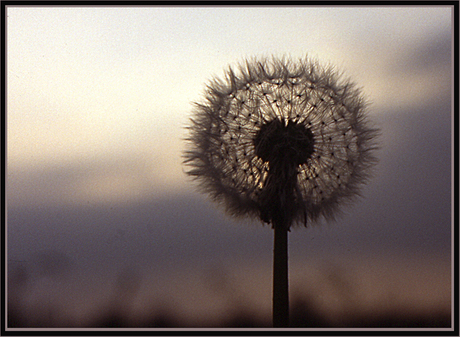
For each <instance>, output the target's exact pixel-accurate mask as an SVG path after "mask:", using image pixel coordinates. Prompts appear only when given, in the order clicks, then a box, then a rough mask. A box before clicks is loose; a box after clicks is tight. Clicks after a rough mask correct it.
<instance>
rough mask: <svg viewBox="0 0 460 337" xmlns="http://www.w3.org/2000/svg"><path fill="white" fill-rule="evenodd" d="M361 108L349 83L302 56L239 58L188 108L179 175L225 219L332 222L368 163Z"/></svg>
mask: <svg viewBox="0 0 460 337" xmlns="http://www.w3.org/2000/svg"><path fill="white" fill-rule="evenodd" d="M366 107H367V104H366V102H365V100H364V98H363V96H362V94H361V91H360V90H359V89H357V88H356V87H355V86H354V85H353V84H352V83H351V82H350V81H347V80H343V79H342V76H340V75H339V74H337V73H336V72H335V71H334V70H333V69H332V68H330V67H329V68H324V67H321V66H320V65H319V64H318V63H317V62H314V61H311V60H309V59H308V58H304V59H300V60H299V61H297V62H294V61H292V60H291V59H286V58H285V59H276V58H272V59H253V60H249V61H246V62H245V63H244V64H241V65H240V66H239V67H238V68H237V69H232V68H229V69H228V71H227V72H226V75H225V79H224V80H220V79H214V80H213V81H211V82H210V83H209V85H208V86H207V89H206V93H205V97H204V100H203V101H202V102H201V103H198V104H196V105H195V111H194V115H193V117H192V119H191V124H190V126H189V127H188V129H189V138H188V141H187V146H188V148H187V150H186V151H185V153H184V158H185V160H184V162H185V164H186V165H187V167H188V170H187V173H188V174H189V175H191V176H193V177H195V178H196V180H198V182H199V184H200V186H201V188H202V190H203V191H204V192H207V193H210V195H211V196H212V198H214V199H215V200H216V201H218V202H220V203H222V204H223V205H224V206H225V208H226V209H227V211H229V212H230V213H231V214H233V215H235V216H255V217H258V218H260V219H262V220H263V221H264V222H272V223H273V222H274V221H281V222H285V223H288V224H289V226H290V224H306V223H307V219H308V223H314V222H316V221H318V220H319V219H321V218H322V217H323V218H326V219H333V218H334V216H335V215H336V214H337V213H338V212H339V211H340V209H341V205H342V204H344V203H346V202H347V201H350V200H352V199H353V198H354V197H355V196H357V195H359V191H360V187H361V186H362V184H363V183H365V182H366V180H367V179H368V178H369V176H370V173H371V168H372V166H373V165H374V164H375V163H376V158H375V157H374V150H375V149H376V144H375V141H374V140H375V137H376V135H377V130H376V129H374V128H372V127H369V126H368V122H367V120H366V118H365V117H366V116H365V113H366Z"/></svg>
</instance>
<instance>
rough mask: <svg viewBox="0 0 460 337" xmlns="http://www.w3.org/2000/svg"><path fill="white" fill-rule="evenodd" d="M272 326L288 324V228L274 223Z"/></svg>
mask: <svg viewBox="0 0 460 337" xmlns="http://www.w3.org/2000/svg"><path fill="white" fill-rule="evenodd" d="M274 233H275V234H274V236H275V243H274V250H273V253H274V255H273V326H274V327H276V328H279V327H288V326H289V281H288V229H287V226H285V225H284V224H282V223H274Z"/></svg>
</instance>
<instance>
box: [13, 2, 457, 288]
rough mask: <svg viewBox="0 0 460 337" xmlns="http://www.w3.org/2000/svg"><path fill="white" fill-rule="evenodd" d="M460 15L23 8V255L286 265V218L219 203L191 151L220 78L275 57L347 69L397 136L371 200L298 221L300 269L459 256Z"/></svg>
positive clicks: (19, 34) (16, 156) (17, 37)
mask: <svg viewBox="0 0 460 337" xmlns="http://www.w3.org/2000/svg"><path fill="white" fill-rule="evenodd" d="M452 15H453V13H452V10H451V8H450V7H443V6H431V7H39V6H38V7H14V6H8V8H7V23H6V27H7V169H8V172H7V202H8V204H7V205H8V223H7V232H8V236H7V239H8V259H9V260H10V261H34V258H36V257H37V256H40V254H43V252H49V251H51V252H54V253H55V254H58V255H60V256H64V257H65V258H66V259H68V260H70V261H72V263H73V264H74V265H79V266H86V265H91V264H94V263H95V262H97V263H96V264H97V265H99V266H107V267H108V268H112V267H114V266H118V265H120V266H123V265H126V264H132V263H134V262H135V263H141V264H150V265H152V264H153V265H158V266H160V265H161V266H163V267H168V268H171V269H174V268H175V266H177V268H179V267H178V266H182V265H187V264H189V263H190V262H191V261H193V262H194V263H198V264H213V263H214V264H221V263H223V261H224V260H225V261H227V260H228V259H230V260H232V259H233V260H235V261H237V263H238V261H240V262H241V261H247V260H252V259H255V260H257V259H264V260H267V261H268V262H267V265H268V266H270V260H271V258H272V257H271V254H272V231H271V230H270V228H269V227H263V226H262V225H261V224H259V223H258V222H257V221H250V220H248V221H247V223H245V222H244V221H239V222H236V221H234V220H232V219H230V218H228V217H227V216H226V215H225V214H224V212H223V211H222V210H221V209H220V208H218V207H216V205H214V204H213V203H212V202H210V201H207V199H206V196H204V195H201V194H199V193H198V192H197V191H196V189H195V186H194V184H193V183H192V182H190V180H189V179H188V178H187V177H186V176H185V174H184V173H183V167H182V164H181V163H182V158H181V153H182V151H183V146H184V143H183V138H184V137H185V132H184V126H185V125H187V123H188V119H189V117H190V116H191V110H192V102H195V101H199V100H200V99H201V97H202V93H203V90H204V87H205V85H206V83H207V82H208V81H209V80H210V79H212V78H213V77H214V76H221V75H223V73H224V70H225V69H226V68H227V67H228V65H229V64H230V65H232V64H233V65H234V64H236V63H238V62H240V61H242V60H244V59H245V58H246V57H252V56H268V55H272V54H273V55H277V56H283V55H290V56H292V57H293V58H298V57H303V56H305V55H307V54H308V55H309V56H311V57H313V58H316V59H318V60H320V62H322V63H325V64H329V63H330V64H333V65H336V66H337V68H338V69H339V70H341V71H343V72H344V73H345V74H346V76H347V77H351V78H352V80H353V81H354V82H356V83H357V84H358V86H360V87H362V88H363V92H364V93H365V95H366V96H367V98H368V99H369V101H370V102H371V103H372V104H371V106H370V108H369V118H370V119H371V120H372V121H373V122H374V123H375V124H376V125H377V126H378V127H379V128H380V129H381V132H382V135H381V137H380V138H379V146H380V150H379V152H378V154H377V155H378V157H379V159H380V163H379V165H378V166H377V170H376V174H375V177H374V178H373V179H371V180H370V181H369V183H368V184H367V186H366V188H365V189H364V190H363V198H362V199H359V200H358V201H357V202H355V203H354V204H353V205H352V206H350V207H349V208H348V209H347V210H346V211H347V212H346V213H345V215H344V216H343V217H341V218H339V219H338V221H337V222H336V223H333V224H324V225H323V226H320V227H315V228H309V229H298V230H297V229H295V230H293V232H292V233H291V234H290V256H291V259H292V261H302V260H306V259H307V260H308V259H312V258H316V257H318V256H325V255H331V254H332V255H335V256H337V255H339V256H341V255H342V254H345V253H347V254H350V255H352V256H361V257H362V256H369V254H374V255H376V256H380V255H382V256H383V255H391V256H404V257H408V256H409V257H414V258H415V257H419V258H420V257H421V256H425V255H430V256H431V255H433V256H442V257H443V258H446V259H448V258H449V256H450V242H451V230H450V229H451V196H452V190H451V167H452V155H451V151H452V145H451V144H452V142H451V136H452V111H451V108H452V105H451V99H452V89H451V87H452V76H451V66H452V65H451V62H452V61H451V60H452V58H451V53H452V35H451V34H452V33H451V29H452V25H451V20H452ZM54 253H53V254H54ZM268 281H269V280H268Z"/></svg>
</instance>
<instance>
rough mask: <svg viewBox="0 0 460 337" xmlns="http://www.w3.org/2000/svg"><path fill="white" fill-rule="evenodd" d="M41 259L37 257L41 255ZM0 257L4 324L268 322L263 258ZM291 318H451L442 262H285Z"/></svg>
mask: <svg viewBox="0 0 460 337" xmlns="http://www.w3.org/2000/svg"><path fill="white" fill-rule="evenodd" d="M45 262H46V263H45ZM45 262H43V263H42V265H39V264H36V265H33V266H32V265H27V264H24V263H21V262H20V261H14V262H10V263H9V273H8V327H10V328H14V327H42V328H43V327H69V328H78V327H87V328H88V327H89V328H91V327H106V328H117V327H136V328H142V327H145V328H147V327H150V328H151V327H166V328H180V327H182V328H200V327H270V324H271V268H270V267H271V266H270V264H269V263H268V262H267V263H265V262H264V263H247V264H240V265H238V268H236V267H235V266H234V265H230V264H229V265H222V266H200V267H193V266H188V267H186V266H184V267H183V268H181V269H180V270H178V269H174V270H173V269H171V270H169V271H168V270H161V271H160V270H157V271H156V270H155V268H153V267H145V266H144V267H140V266H137V267H134V266H127V267H126V268H125V269H122V270H113V271H112V272H109V271H102V270H99V271H97V270H93V271H89V270H78V268H77V267H72V266H66V265H65V261H60V260H59V258H58V257H52V256H48V261H45ZM290 270H291V271H290V274H291V279H290V295H291V300H290V301H291V326H292V327H373V328H385V327H411V328H420V327H430V328H432V327H434V328H449V327H450V326H451V283H450V282H451V273H450V262H449V261H447V260H446V259H440V258H420V259H418V260H417V261H415V260H409V259H405V260H404V259H401V258H398V259H396V258H386V259H376V258H367V259H360V260H357V259H351V258H349V257H347V258H345V257H342V258H335V259H321V260H318V261H315V262H311V263H309V264H306V263H300V262H299V261H291V267H290Z"/></svg>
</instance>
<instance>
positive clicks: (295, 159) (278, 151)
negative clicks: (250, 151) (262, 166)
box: [254, 118, 315, 167]
mask: <svg viewBox="0 0 460 337" xmlns="http://www.w3.org/2000/svg"><path fill="white" fill-rule="evenodd" d="M314 144H315V140H314V136H313V133H312V132H311V130H310V129H309V128H307V127H305V126H304V125H303V124H299V123H296V122H293V121H289V120H288V121H287V122H286V121H284V120H280V119H276V118H275V119H274V120H272V121H270V122H268V123H265V124H263V125H262V127H261V128H260V130H259V131H258V132H257V134H256V136H255V137H254V147H255V150H256V155H257V156H258V157H260V158H261V159H262V160H263V161H264V162H268V163H269V164H270V167H273V166H278V167H279V166H290V167H297V166H298V165H301V164H304V163H307V161H308V159H310V157H311V156H312V154H313V152H314V151H315V148H314Z"/></svg>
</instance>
